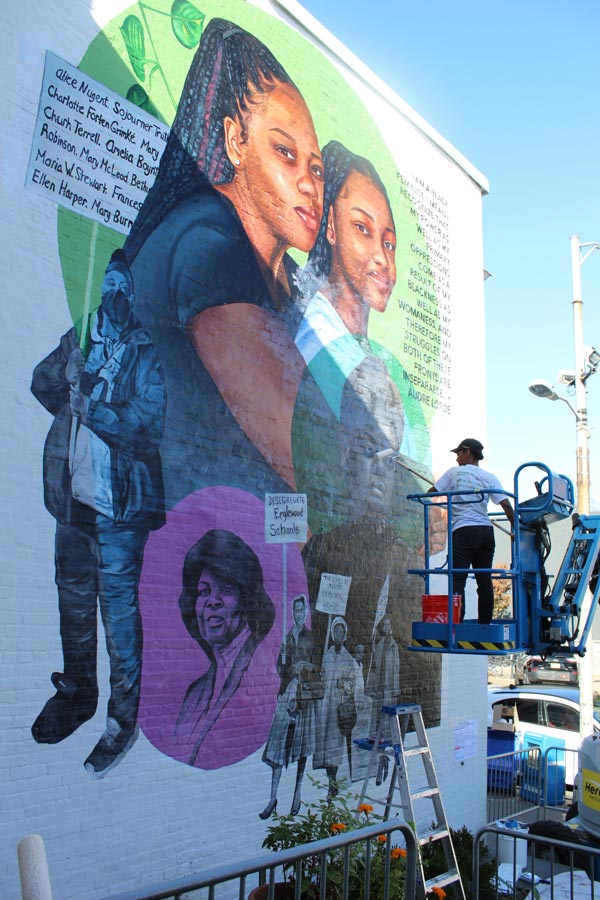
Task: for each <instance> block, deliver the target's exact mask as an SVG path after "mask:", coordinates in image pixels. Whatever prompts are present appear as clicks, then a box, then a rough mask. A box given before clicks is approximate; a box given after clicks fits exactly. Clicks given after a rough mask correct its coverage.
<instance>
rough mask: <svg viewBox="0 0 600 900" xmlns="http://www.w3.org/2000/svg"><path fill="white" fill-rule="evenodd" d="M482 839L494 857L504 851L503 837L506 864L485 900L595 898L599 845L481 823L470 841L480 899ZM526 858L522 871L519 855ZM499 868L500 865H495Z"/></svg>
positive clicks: (599, 890)
mask: <svg viewBox="0 0 600 900" xmlns="http://www.w3.org/2000/svg"><path fill="white" fill-rule="evenodd" d="M482 841H483V842H484V844H485V846H486V847H487V848H488V849H489V851H490V853H491V855H492V856H493V857H495V859H496V860H500V859H501V858H502V857H503V856H506V855H507V853H506V848H505V847H503V848H502V849H501V846H500V844H501V842H508V843H509V845H510V848H511V849H510V850H509V853H508V856H509V857H510V860H511V861H510V862H509V863H505V869H504V874H503V875H501V874H500V873H498V874H497V876H496V879H495V885H494V888H493V892H492V894H489V893H487V892H486V894H485V900H500V898H501V900H521V898H523V897H527V900H529V898H535V897H540V898H541V897H544V898H549V900H552V898H554V897H555V896H556V897H560V898H561V900H562V898H569V900H574V898H579V897H583V896H585V897H586V898H590V900H600V883H599V881H598V879H597V877H596V879H595V878H594V873H595V872H600V846H598V847H591V846H587V845H584V844H579V843H571V842H567V841H563V840H556V839H555V838H550V837H547V836H542V835H537V834H529V833H528V832H526V831H507V830H505V829H502V828H498V827H496V826H494V825H486V826H485V827H484V828H480V829H479V831H478V832H477V833H476V834H475V838H474V842H473V872H472V896H473V897H477V898H479V900H481V898H482V896H483V895H482V894H481V890H480V869H481V861H482V860H481V848H480V843H481V842H482ZM519 859H521V860H522V861H524V862H525V866H524V868H523V870H522V867H521V864H520V863H519V862H518V860H519ZM498 868H499V866H498Z"/></svg>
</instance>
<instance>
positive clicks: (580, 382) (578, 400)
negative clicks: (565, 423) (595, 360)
mask: <svg viewBox="0 0 600 900" xmlns="http://www.w3.org/2000/svg"><path fill="white" fill-rule="evenodd" d="M598 246H600V245H598V244H580V243H579V236H578V235H577V234H573V235H571V276H572V284H573V301H572V302H573V338H574V342H575V413H576V420H577V467H576V472H577V512H578V513H581V514H583V515H589V512H590V451H589V444H588V441H589V431H588V421H587V386H586V379H585V349H584V348H585V345H584V342H583V300H582V298H581V267H582V265H583V264H584V262H585V261H586V259H587V258H588V256H589V254H590V253H591V250H595V249H596V248H597V247H598ZM584 247H591V250H588V251H587V253H585V254H584V256H583V258H582V256H581V248H584Z"/></svg>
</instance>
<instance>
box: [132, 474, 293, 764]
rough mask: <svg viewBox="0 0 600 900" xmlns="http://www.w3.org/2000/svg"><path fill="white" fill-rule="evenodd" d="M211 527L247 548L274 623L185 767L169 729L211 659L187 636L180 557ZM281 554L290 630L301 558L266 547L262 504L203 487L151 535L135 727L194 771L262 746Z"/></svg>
mask: <svg viewBox="0 0 600 900" xmlns="http://www.w3.org/2000/svg"><path fill="white" fill-rule="evenodd" d="M213 528H216V529H225V530H227V531H232V532H233V533H234V534H236V535H237V536H238V537H239V538H241V539H242V540H243V541H245V543H246V544H248V546H249V547H251V548H252V550H254V552H255V553H256V555H257V556H258V558H259V560H260V563H261V565H262V569H263V577H264V586H265V590H266V592H267V594H268V595H269V597H270V598H271V600H272V602H273V604H274V606H275V612H276V617H275V622H274V624H273V626H272V628H271V630H270V632H269V634H268V635H267V636H266V637H265V638H264V640H263V641H262V642H261V643H260V645H259V646H258V648H257V649H256V651H255V652H254V654H253V656H252V658H251V660H250V662H249V664H248V667H247V669H246V671H245V672H244V674H243V677H242V679H241V681H240V684H239V687H238V688H237V690H236V691H235V693H234V694H233V696H231V698H230V699H229V700H228V702H227V703H226V705H225V706H224V708H223V709H222V710H221V711H220V713H219V715H218V717H217V718H216V720H215V722H214V724H213V725H212V727H211V728H210V730H209V731H208V733H207V734H206V737H205V738H204V740H203V742H202V744H201V746H200V749H199V751H198V756H197V758H196V760H195V762H194V763H191V762H190V756H191V753H192V749H193V747H192V746H190V744H189V743H188V744H187V745H186V743H185V742H182V739H181V737H180V736H179V735H176V733H175V732H176V728H175V726H176V723H177V718H178V715H179V712H180V709H181V704H182V701H183V698H184V696H185V693H186V691H187V689H188V687H189V686H190V685H191V684H192V683H194V682H196V681H197V680H198V679H201V678H202V676H203V675H204V674H205V673H207V672H208V669H209V666H210V660H209V659H208V657H207V655H206V653H205V652H204V651H203V649H202V648H201V647H200V646H199V644H198V643H197V642H196V641H195V640H193V638H192V637H191V636H190V635H189V633H188V632H187V630H186V628H185V626H184V624H183V621H182V619H181V614H180V612H179V606H178V600H179V596H180V594H181V586H182V582H181V574H182V568H183V562H184V559H185V555H186V553H187V552H188V550H189V549H190V547H192V546H193V545H194V544H195V543H196V541H198V540H199V539H200V538H201V537H202V536H203V535H204V534H205V533H206V532H207V531H209V530H210V529H213ZM284 553H285V554H286V569H287V575H286V582H287V589H286V596H287V609H288V613H287V624H286V629H287V630H288V631H289V629H290V628H291V625H292V617H291V599H292V598H293V597H295V596H296V595H297V594H306V592H307V587H306V576H305V574H304V567H303V565H302V557H301V555H300V551H299V550H298V547H297V546H296V544H267V543H265V525H264V504H263V503H262V502H261V501H260V500H259V499H258V498H257V497H254V496H253V495H251V494H248V493H246V492H245V491H241V490H238V489H236V488H228V487H212V488H205V489H203V490H201V491H197V492H196V493H194V494H190V495H189V496H188V497H186V498H185V499H184V500H182V501H181V502H180V503H178V504H177V506H175V507H174V509H172V510H171V511H170V512H168V513H167V522H166V524H165V525H164V526H163V528H161V529H160V530H159V531H156V532H153V533H152V534H151V535H150V537H149V539H148V543H147V544H146V550H145V553H144V564H143V568H142V573H141V577H140V610H141V615H142V623H143V631H144V651H143V669H142V691H141V699H140V709H139V715H138V722H139V725H140V727H141V729H142V731H143V732H144V734H145V735H146V737H147V738H148V740H149V741H150V742H151V743H152V744H153V745H154V746H155V747H156V748H157V749H158V750H160V751H161V752H162V753H165V754H166V755H168V756H171V757H173V758H174V759H178V760H180V761H181V762H185V763H188V764H190V765H191V764H193V765H196V766H197V767H198V768H201V769H218V768H221V767H222V766H230V765H232V764H234V763H237V762H240V761H241V760H243V759H245V758H246V757H248V756H250V755H251V754H252V753H254V752H255V751H256V750H258V748H259V747H261V746H262V745H263V744H264V743H265V741H266V739H267V736H268V733H269V728H270V725H271V720H272V718H273V712H274V709H275V701H276V698H277V692H278V690H279V677H278V675H277V670H276V662H277V655H278V652H279V648H280V646H281V642H282V639H283V633H284V622H283V613H282V598H283V590H284V586H283V572H284V568H283V555H284ZM217 690H218V688H217ZM213 699H214V698H213Z"/></svg>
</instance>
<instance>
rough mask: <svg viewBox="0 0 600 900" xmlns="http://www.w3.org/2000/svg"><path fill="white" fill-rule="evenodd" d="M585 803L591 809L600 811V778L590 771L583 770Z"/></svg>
mask: <svg viewBox="0 0 600 900" xmlns="http://www.w3.org/2000/svg"><path fill="white" fill-rule="evenodd" d="M581 776H582V778H581V785H582V791H583V802H584V803H585V805H586V806H588V807H590V808H591V809H597V810H600V776H599V775H598V773H597V772H592V771H591V770H590V769H582V770H581Z"/></svg>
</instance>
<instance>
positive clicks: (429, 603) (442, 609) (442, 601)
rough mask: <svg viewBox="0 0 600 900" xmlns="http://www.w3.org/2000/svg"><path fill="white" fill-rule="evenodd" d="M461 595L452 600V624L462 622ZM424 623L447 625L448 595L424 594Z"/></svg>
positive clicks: (455, 595)
mask: <svg viewBox="0 0 600 900" xmlns="http://www.w3.org/2000/svg"><path fill="white" fill-rule="evenodd" d="M460 604H461V596H460V594H454V596H453V598H452V622H453V623H454V624H455V625H457V624H458V623H459V622H460ZM423 621H424V622H435V623H436V624H440V625H445V624H446V623H447V622H448V594H423Z"/></svg>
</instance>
